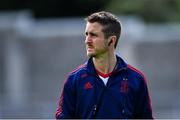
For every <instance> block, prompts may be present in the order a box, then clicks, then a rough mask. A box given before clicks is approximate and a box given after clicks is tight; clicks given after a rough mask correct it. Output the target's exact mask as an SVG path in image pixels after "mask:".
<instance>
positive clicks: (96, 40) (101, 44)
mask: <svg viewBox="0 0 180 120" xmlns="http://www.w3.org/2000/svg"><path fill="white" fill-rule="evenodd" d="M102 28H103V27H102V25H101V24H99V23H97V22H94V23H89V22H87V24H86V29H85V37H86V39H85V45H86V51H87V56H89V57H100V56H101V55H103V54H105V53H106V52H107V51H108V44H107V41H108V40H107V39H105V38H104V33H103V32H102Z"/></svg>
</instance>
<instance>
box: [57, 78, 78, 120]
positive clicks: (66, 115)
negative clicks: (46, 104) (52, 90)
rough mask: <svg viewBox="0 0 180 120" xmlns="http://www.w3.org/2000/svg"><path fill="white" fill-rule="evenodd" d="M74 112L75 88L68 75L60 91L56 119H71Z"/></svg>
mask: <svg viewBox="0 0 180 120" xmlns="http://www.w3.org/2000/svg"><path fill="white" fill-rule="evenodd" d="M74 113H75V90H74V85H73V84H72V79H71V78H70V77H69V78H68V79H67V80H66V82H65V84H64V88H63V92H62V93H61V97H60V100H59V107H58V109H57V111H56V114H55V117H56V119H71V118H74Z"/></svg>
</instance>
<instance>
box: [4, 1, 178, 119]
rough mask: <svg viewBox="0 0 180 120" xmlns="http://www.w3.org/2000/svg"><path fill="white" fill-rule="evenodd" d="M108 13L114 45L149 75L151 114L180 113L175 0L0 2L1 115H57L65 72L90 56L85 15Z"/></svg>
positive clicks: (22, 116)
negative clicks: (118, 31)
mask: <svg viewBox="0 0 180 120" xmlns="http://www.w3.org/2000/svg"><path fill="white" fill-rule="evenodd" d="M101 10H106V11H110V12H113V13H114V14H116V15H117V16H118V17H119V20H120V21H121V23H122V35H121V38H120V41H119V44H118V47H117V49H116V52H117V54H119V55H120V56H122V57H123V58H124V59H125V61H127V62H128V63H129V64H131V65H133V66H135V67H137V68H138V69H140V70H141V71H143V72H144V73H145V74H146V77H147V78H148V86H149V91H150V93H151V99H152V105H153V113H154V117H155V118H159V119H161V118H167V119H171V118H173V119H175V118H180V53H179V51H180V0H1V1H0V119H3V118H8V119H10V118H17V119H18V118H36V119H39V118H42V119H45V118H46V119H50V118H54V113H55V111H56V109H57V107H58V101H59V96H60V93H61V90H62V86H63V81H64V80H65V76H66V75H67V73H68V72H70V71H71V70H73V69H74V68H75V67H77V66H78V65H80V64H81V63H84V62H85V61H86V60H87V57H86V52H85V48H84V29H85V21H84V18H85V17H86V16H88V15H89V14H91V13H93V12H95V11H101Z"/></svg>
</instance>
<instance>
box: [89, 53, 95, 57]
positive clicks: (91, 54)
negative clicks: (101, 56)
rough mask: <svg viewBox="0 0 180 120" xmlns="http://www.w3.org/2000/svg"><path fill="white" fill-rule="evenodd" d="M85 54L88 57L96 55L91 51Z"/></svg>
mask: <svg viewBox="0 0 180 120" xmlns="http://www.w3.org/2000/svg"><path fill="white" fill-rule="evenodd" d="M87 56H88V57H95V56H96V55H95V54H93V53H87Z"/></svg>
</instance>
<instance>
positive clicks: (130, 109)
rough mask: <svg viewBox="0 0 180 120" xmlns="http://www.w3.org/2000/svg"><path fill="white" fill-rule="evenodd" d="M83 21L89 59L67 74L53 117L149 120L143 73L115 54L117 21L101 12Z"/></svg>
mask: <svg viewBox="0 0 180 120" xmlns="http://www.w3.org/2000/svg"><path fill="white" fill-rule="evenodd" d="M86 20H87V24H86V29H85V45H86V51H87V56H88V57H89V60H88V61H87V62H86V63H85V64H83V65H81V66H80V67H78V68H77V69H75V70H74V71H73V72H71V73H70V74H69V76H68V78H67V80H66V82H65V84H64V89H63V92H62V95H61V97H60V102H59V108H58V110H57V112H56V118H57V119H60V118H69V119H71V118H79V119H93V118H94V119H101V118H104V119H105V118H109V119H113V118H116V119H118V118H123V119H126V118H150V119H151V118H153V117H152V109H151V101H150V97H149V93H148V88H147V83H146V80H145V78H144V76H143V74H142V73H141V72H140V71H139V70H137V69H135V68H134V67H132V66H130V65H128V64H126V63H125V62H124V61H123V59H122V58H120V57H119V56H117V55H116V54H115V48H116V46H117V43H118V39H119V36H120V33H121V25H120V22H119V21H118V19H117V18H116V17H115V16H114V15H113V14H111V13H109V12H105V11H102V12H97V13H94V14H92V15H90V16H88V17H87V19H86Z"/></svg>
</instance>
